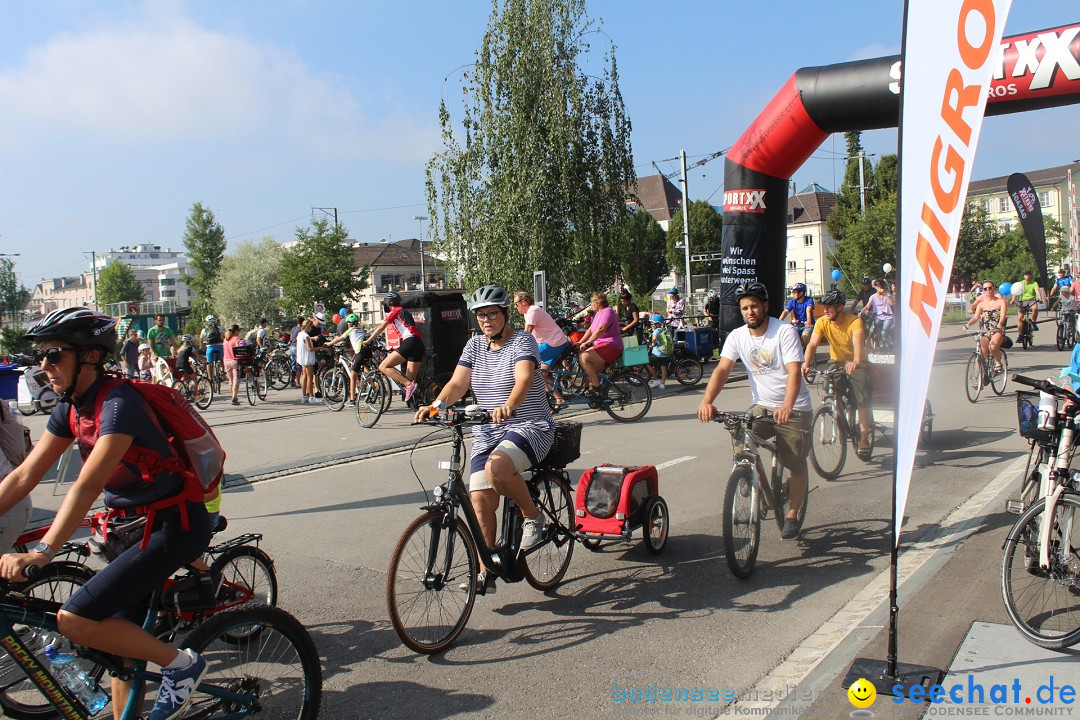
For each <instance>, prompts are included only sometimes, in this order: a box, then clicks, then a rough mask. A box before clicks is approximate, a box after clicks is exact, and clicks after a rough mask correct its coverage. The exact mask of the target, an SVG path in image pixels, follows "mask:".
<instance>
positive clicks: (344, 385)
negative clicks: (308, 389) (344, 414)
mask: <svg viewBox="0 0 1080 720" xmlns="http://www.w3.org/2000/svg"><path fill="white" fill-rule="evenodd" d="M321 385H322V395H323V397H322V399H323V404H325V405H326V407H327V408H329V409H330V410H332V411H333V412H341V409H342V408H343V407H345V398H346V397H347V396H348V394H349V378H348V377H346V375H345V371H344V370H343V369H342V368H341V367H340V366H335V367H332V368H330V369H329V370H327V371H326V372H324V373H323V374H322V383H321Z"/></svg>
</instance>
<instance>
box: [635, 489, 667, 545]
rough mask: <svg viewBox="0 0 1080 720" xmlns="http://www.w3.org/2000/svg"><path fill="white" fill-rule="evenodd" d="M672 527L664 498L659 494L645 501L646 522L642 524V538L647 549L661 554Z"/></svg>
mask: <svg viewBox="0 0 1080 720" xmlns="http://www.w3.org/2000/svg"><path fill="white" fill-rule="evenodd" d="M670 528H671V518H670V516H669V515H668V507H667V503H666V502H664V498H662V497H660V496H659V495H655V496H653V497H650V498H649V499H648V500H647V501H646V502H645V510H644V522H643V524H642V526H641V538H642V540H644V541H645V549H646V550H648V551H649V552H651V553H652V554H653V555H659V554H660V552H661V551H662V550H663V549H664V546H665V545H667V539H668V530H669V529H670Z"/></svg>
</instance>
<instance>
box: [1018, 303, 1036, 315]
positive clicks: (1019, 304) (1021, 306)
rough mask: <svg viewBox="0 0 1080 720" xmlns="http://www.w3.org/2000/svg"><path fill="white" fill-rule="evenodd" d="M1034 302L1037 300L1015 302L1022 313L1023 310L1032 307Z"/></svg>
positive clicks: (1025, 310)
mask: <svg viewBox="0 0 1080 720" xmlns="http://www.w3.org/2000/svg"><path fill="white" fill-rule="evenodd" d="M1036 302H1038V301H1037V300H1018V301H1017V302H1016V307H1018V308H1020V312H1022V313H1023V312H1027V311H1028V310H1030V309H1031V308H1032V307H1034V305H1035V303H1036Z"/></svg>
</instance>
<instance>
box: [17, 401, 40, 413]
mask: <svg viewBox="0 0 1080 720" xmlns="http://www.w3.org/2000/svg"><path fill="white" fill-rule="evenodd" d="M18 407H19V414H20V415H26V416H30V415H33V414H34V413H36V412H37V411H38V406H37V403H35V402H33V401H30V402H28V403H26V404H25V405H24V404H22V403H19V405H18Z"/></svg>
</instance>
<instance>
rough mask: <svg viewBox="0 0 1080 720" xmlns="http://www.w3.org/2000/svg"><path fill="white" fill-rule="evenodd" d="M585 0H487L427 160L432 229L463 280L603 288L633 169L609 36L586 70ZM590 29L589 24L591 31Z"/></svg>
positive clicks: (615, 261) (611, 271)
mask: <svg viewBox="0 0 1080 720" xmlns="http://www.w3.org/2000/svg"><path fill="white" fill-rule="evenodd" d="M590 33H592V23H591V21H590V20H589V19H588V17H587V16H586V14H585V2H584V0H547V1H546V2H536V1H535V0H502V1H501V2H500V0H493V2H492V12H491V16H490V18H489V21H488V26H487V30H486V32H485V34H484V37H483V40H482V41H481V45H480V48H479V49H478V51H477V53H476V63H475V64H474V65H473V66H472V69H471V70H470V71H469V72H467V73H466V75H465V81H464V84H463V88H462V90H463V102H462V105H463V110H462V116H461V118H460V120H459V121H458V122H459V126H460V130H458V129H457V127H458V126H456V125H455V122H454V120H453V119H452V117H451V113H450V109H449V108H448V106H447V104H446V101H445V100H444V101H443V102H442V103H441V104H440V106H439V123H440V126H441V128H442V138H443V145H444V150H443V151H442V152H441V153H438V154H436V155H435V156H434V157H432V159H431V160H430V161H429V163H428V167H427V183H426V184H427V197H428V210H429V215H430V216H431V218H432V225H431V228H432V235H433V238H434V240H435V241H436V242H437V243H439V246H438V247H439V250H441V251H442V252H443V253H444V254H445V257H446V258H447V261H448V263H449V265H450V267H451V269H452V271H456V272H459V273H461V274H462V275H463V276H464V278H465V284H466V287H475V286H477V285H482V284H485V283H491V282H497V283H500V284H502V285H504V286H506V287H510V288H515V287H530V286H531V285H532V273H533V272H534V271H536V270H545V271H546V272H547V281H548V286H549V295H551V296H552V297H556V298H565V296H566V294H567V293H568V292H569V291H570V290H572V289H574V288H577V289H580V290H582V291H587V290H595V289H602V288H606V287H610V285H611V280H612V278H613V277H614V276H615V273H616V272H617V270H618V265H619V257H618V242H619V237H620V233H619V232H618V225H619V223H620V221H621V218H622V217H623V214H624V212H625V210H624V206H625V201H626V195H627V189H628V188H633V187H634V183H635V174H634V167H633V155H632V152H631V148H630V121H629V119H628V118H627V116H626V111H625V107H624V105H623V99H622V95H621V93H620V91H619V79H618V69H617V66H616V62H615V50H614V46H611V49H610V50H609V51H608V53H607V54H606V55H605V57H604V61H603V63H600V62H596V61H593V62H592V63H590V65H589V68H588V72H586V69H585V68H584V67H583V63H584V62H585V61H586V60H588V59H589V58H588V56H587V52H588V50H589V46H588V44H587V43H586V37H587V36H589V35H590ZM593 37H594V38H595V37H597V35H593Z"/></svg>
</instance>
